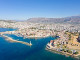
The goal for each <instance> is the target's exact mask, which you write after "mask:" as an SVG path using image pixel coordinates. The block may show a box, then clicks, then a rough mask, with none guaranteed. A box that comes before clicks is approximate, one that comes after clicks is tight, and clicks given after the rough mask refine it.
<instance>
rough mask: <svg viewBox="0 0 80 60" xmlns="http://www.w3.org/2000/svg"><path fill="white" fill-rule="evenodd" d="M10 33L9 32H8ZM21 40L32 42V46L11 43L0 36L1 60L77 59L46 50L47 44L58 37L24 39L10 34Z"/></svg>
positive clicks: (3, 29) (0, 29)
mask: <svg viewBox="0 0 80 60" xmlns="http://www.w3.org/2000/svg"><path fill="white" fill-rule="evenodd" d="M13 30H15V29H11V28H0V32H4V31H13ZM7 35H8V34H7ZM8 36H10V37H12V38H13V39H16V40H19V41H25V42H30V41H31V43H32V44H33V45H32V46H27V45H25V44H21V43H11V42H9V41H6V40H5V39H4V38H3V37H1V36H0V60H75V59H74V58H71V57H66V56H64V55H60V54H57V53H53V52H50V51H47V50H45V47H46V44H47V43H48V42H49V41H50V40H55V39H56V37H51V36H50V37H46V38H39V39H29V38H26V39H24V38H23V37H17V36H15V35H8Z"/></svg>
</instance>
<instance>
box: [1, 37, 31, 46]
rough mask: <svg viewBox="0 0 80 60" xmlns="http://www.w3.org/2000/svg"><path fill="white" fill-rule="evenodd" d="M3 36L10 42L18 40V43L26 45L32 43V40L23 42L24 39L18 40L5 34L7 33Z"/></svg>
mask: <svg viewBox="0 0 80 60" xmlns="http://www.w3.org/2000/svg"><path fill="white" fill-rule="evenodd" d="M2 36H3V37H4V38H5V40H7V41H9V42H17V43H21V44H25V45H28V46H31V45H32V44H31V42H30V43H28V42H23V41H17V40H14V39H12V38H11V37H8V36H5V35H2Z"/></svg>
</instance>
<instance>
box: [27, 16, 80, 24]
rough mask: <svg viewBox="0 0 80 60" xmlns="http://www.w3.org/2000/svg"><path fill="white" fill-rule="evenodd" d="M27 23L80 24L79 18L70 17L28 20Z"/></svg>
mask: <svg viewBox="0 0 80 60" xmlns="http://www.w3.org/2000/svg"><path fill="white" fill-rule="evenodd" d="M27 22H33V23H75V24H78V23H80V16H71V17H64V18H30V19H28V20H27Z"/></svg>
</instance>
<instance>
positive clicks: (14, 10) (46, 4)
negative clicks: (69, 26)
mask: <svg viewBox="0 0 80 60" xmlns="http://www.w3.org/2000/svg"><path fill="white" fill-rule="evenodd" d="M75 15H80V0H0V19H8V20H27V19H29V18H38V17H45V18H61V17H68V16H75Z"/></svg>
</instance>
